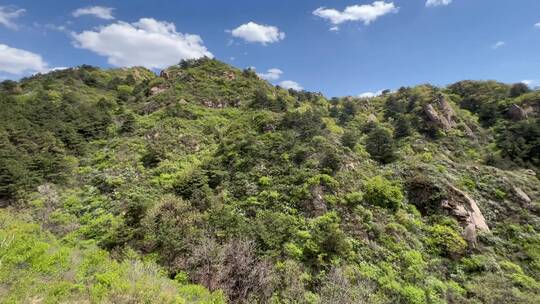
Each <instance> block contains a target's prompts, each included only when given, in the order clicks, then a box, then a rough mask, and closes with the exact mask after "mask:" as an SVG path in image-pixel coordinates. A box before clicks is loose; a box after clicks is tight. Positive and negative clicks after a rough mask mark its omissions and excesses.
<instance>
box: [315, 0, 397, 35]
mask: <svg viewBox="0 0 540 304" xmlns="http://www.w3.org/2000/svg"><path fill="white" fill-rule="evenodd" d="M397 11H398V7H396V6H395V5H394V3H393V2H385V1H375V2H373V3H372V4H362V5H352V6H347V7H346V8H345V9H344V10H343V11H338V10H337V9H333V8H325V7H319V8H318V9H316V10H314V11H313V15H315V16H317V17H320V18H323V19H326V20H329V21H330V22H331V23H332V24H333V27H332V29H331V30H333V31H335V30H337V29H338V27H337V25H338V24H341V23H343V22H346V21H360V22H364V24H365V25H369V24H370V23H371V22H373V21H375V20H377V18H379V17H381V16H384V15H386V14H389V13H396V12H397Z"/></svg>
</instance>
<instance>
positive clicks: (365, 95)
mask: <svg viewBox="0 0 540 304" xmlns="http://www.w3.org/2000/svg"><path fill="white" fill-rule="evenodd" d="M381 94H382V91H377V92H364V93H362V94H359V95H358V97H360V98H373V97H377V96H379V95H381Z"/></svg>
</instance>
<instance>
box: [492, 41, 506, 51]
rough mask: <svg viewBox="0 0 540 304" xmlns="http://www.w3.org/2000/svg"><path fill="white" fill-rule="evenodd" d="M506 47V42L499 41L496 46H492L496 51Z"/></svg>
mask: <svg viewBox="0 0 540 304" xmlns="http://www.w3.org/2000/svg"><path fill="white" fill-rule="evenodd" d="M505 45H506V42H504V41H497V43H495V44H494V45H492V46H491V48H492V49H494V50H496V49H498V48H501V47H503V46H505Z"/></svg>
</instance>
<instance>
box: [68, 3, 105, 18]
mask: <svg viewBox="0 0 540 304" xmlns="http://www.w3.org/2000/svg"><path fill="white" fill-rule="evenodd" d="M113 10H114V8H112V7H105V6H89V7H82V8H78V9H76V10H74V11H73V13H72V15H73V17H80V16H85V15H90V16H94V17H97V18H100V19H105V20H112V19H114V16H113V14H112V12H113Z"/></svg>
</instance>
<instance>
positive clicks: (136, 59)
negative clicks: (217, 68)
mask: <svg viewBox="0 0 540 304" xmlns="http://www.w3.org/2000/svg"><path fill="white" fill-rule="evenodd" d="M72 36H73V38H74V39H75V41H74V44H75V46H76V47H78V48H82V49H87V50H90V51H93V52H95V53H97V54H99V55H101V56H105V57H107V61H108V62H109V63H110V64H111V65H114V66H137V65H141V66H145V67H147V68H160V69H162V68H165V67H168V66H170V65H173V64H176V63H178V62H179V61H180V60H183V59H196V58H200V57H204V56H206V57H213V55H212V53H210V52H209V51H208V50H207V49H206V47H205V46H204V43H203V41H202V39H201V37H199V36H198V35H193V34H183V33H179V32H177V31H176V27H175V25H174V24H173V23H169V22H164V21H158V20H155V19H152V18H141V19H140V20H139V21H138V22H135V23H126V22H121V21H119V22H116V23H113V24H110V25H107V26H103V27H100V28H98V29H96V30H90V31H84V32H82V33H73V34H72Z"/></svg>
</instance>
